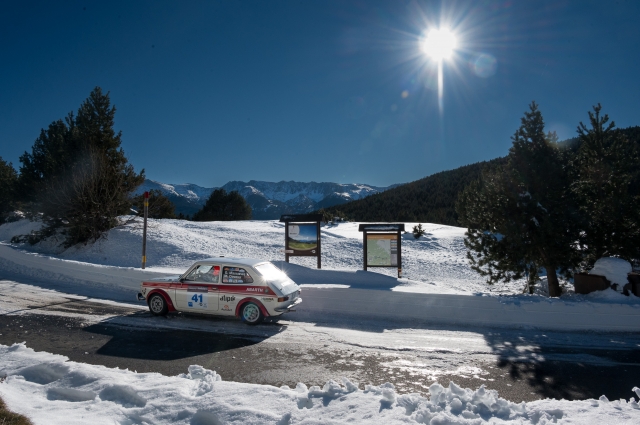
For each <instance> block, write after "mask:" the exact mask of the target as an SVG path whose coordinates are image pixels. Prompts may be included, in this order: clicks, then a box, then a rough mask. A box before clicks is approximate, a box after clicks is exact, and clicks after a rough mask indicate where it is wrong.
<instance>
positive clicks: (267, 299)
mask: <svg viewBox="0 0 640 425" xmlns="http://www.w3.org/2000/svg"><path fill="white" fill-rule="evenodd" d="M261 300H262V301H273V298H261Z"/></svg>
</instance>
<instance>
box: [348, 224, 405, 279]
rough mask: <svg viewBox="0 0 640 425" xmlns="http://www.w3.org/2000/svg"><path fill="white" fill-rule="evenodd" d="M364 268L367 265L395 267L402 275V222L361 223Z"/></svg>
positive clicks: (399, 274)
mask: <svg viewBox="0 0 640 425" xmlns="http://www.w3.org/2000/svg"><path fill="white" fill-rule="evenodd" d="M358 230H359V231H360V232H363V235H362V242H363V256H364V261H363V262H364V264H363V266H364V270H367V268H368V267H397V268H398V277H402V236H401V235H402V232H404V224H403V223H399V224H394V223H379V224H361V225H360V226H358Z"/></svg>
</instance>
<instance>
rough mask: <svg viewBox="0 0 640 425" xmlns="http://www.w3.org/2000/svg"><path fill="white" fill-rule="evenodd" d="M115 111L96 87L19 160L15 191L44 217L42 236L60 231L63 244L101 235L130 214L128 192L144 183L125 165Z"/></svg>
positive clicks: (128, 165) (72, 243)
mask: <svg viewBox="0 0 640 425" xmlns="http://www.w3.org/2000/svg"><path fill="white" fill-rule="evenodd" d="M115 112H116V109H115V107H114V106H111V101H110V99H109V93H106V94H103V92H102V90H101V89H100V88H99V87H96V88H95V89H94V90H93V91H92V92H91V94H90V95H89V97H88V98H87V99H86V100H85V101H84V102H83V103H82V105H81V106H80V108H79V109H78V113H77V115H76V116H74V114H73V113H69V115H68V116H67V117H66V118H65V120H64V121H63V120H58V121H55V122H54V123H52V124H51V125H49V128H48V129H47V130H42V131H41V132H40V136H39V137H38V139H36V141H35V143H34V145H33V148H32V151H31V153H27V152H25V153H24V154H23V155H22V156H21V157H20V162H21V163H22V167H21V168H20V179H19V187H20V190H21V193H22V197H23V199H24V200H26V201H30V203H31V205H32V210H33V211H38V212H42V213H43V220H44V222H45V224H46V226H45V230H44V231H43V235H49V234H52V233H53V231H54V230H55V229H62V230H63V233H64V234H65V235H66V239H65V242H64V245H65V246H71V245H74V244H76V243H80V242H82V243H87V242H89V241H95V240H97V239H99V238H100V237H102V236H103V235H104V234H105V232H106V231H107V230H109V229H111V228H113V227H114V226H116V225H118V224H119V221H118V216H119V215H121V214H125V213H127V212H128V211H129V207H130V199H129V198H130V194H131V193H132V192H133V191H134V190H135V188H136V187H137V186H139V185H140V184H141V183H142V182H143V181H144V170H143V171H142V172H141V173H140V174H137V173H136V172H135V171H134V169H133V166H132V165H131V164H129V163H128V161H127V158H126V156H125V154H124V151H123V150H122V148H121V147H120V145H121V133H116V132H115V130H114V128H113V127H114V117H115Z"/></svg>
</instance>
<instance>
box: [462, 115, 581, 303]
mask: <svg viewBox="0 0 640 425" xmlns="http://www.w3.org/2000/svg"><path fill="white" fill-rule="evenodd" d="M512 141H513V145H512V147H511V149H510V150H509V156H508V158H507V164H506V165H505V166H504V167H502V168H501V169H498V170H496V171H491V172H486V173H484V174H483V176H482V178H481V180H480V181H477V182H475V183H473V184H472V185H470V186H469V187H468V188H467V189H465V190H464V191H463V193H462V194H461V196H460V199H459V202H458V205H457V210H458V214H459V217H460V220H461V221H462V223H463V224H464V225H465V226H466V227H467V228H468V230H467V233H466V238H465V245H466V246H467V248H468V249H469V252H468V254H467V255H468V258H469V260H470V262H471V264H472V267H473V268H474V269H475V270H476V271H478V272H479V273H481V274H482V275H485V276H488V277H489V282H491V283H493V282H497V281H499V280H505V281H509V280H511V279H519V278H521V277H523V276H525V275H528V276H529V280H530V282H531V283H534V282H535V279H536V278H537V276H538V275H539V274H540V272H541V270H542V269H543V268H544V269H545V271H546V274H547V281H548V284H549V295H550V296H551V297H557V296H560V293H561V289H560V285H559V281H558V276H557V270H560V271H561V272H568V271H569V269H571V268H572V267H573V266H574V265H575V264H576V263H577V261H578V254H577V247H576V241H577V240H578V232H579V229H578V227H577V226H576V214H575V208H573V205H572V203H571V198H570V196H568V195H569V177H568V173H567V169H566V160H565V159H564V156H563V155H562V153H561V152H560V150H559V149H558V147H557V137H556V135H555V133H546V134H545V132H544V120H543V118H542V114H541V113H540V111H539V109H538V105H537V104H536V103H535V102H533V103H532V104H531V105H530V110H529V111H528V112H525V115H524V117H523V118H522V124H521V126H520V128H519V129H518V130H517V131H516V133H515V134H514V136H513V137H512Z"/></svg>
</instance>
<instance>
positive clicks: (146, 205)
mask: <svg viewBox="0 0 640 425" xmlns="http://www.w3.org/2000/svg"><path fill="white" fill-rule="evenodd" d="M148 216H149V192H145V193H144V227H143V230H142V268H143V269H144V267H145V265H146V264H147V217H148Z"/></svg>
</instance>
